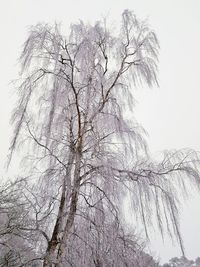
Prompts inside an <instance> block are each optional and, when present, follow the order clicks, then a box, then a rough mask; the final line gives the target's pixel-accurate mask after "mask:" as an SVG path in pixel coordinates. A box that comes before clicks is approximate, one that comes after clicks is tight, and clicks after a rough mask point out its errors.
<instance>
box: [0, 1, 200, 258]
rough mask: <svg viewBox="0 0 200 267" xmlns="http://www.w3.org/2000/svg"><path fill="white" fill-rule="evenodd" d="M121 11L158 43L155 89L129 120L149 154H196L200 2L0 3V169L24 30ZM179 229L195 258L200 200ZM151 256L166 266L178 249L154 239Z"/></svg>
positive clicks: (186, 210)
mask: <svg viewBox="0 0 200 267" xmlns="http://www.w3.org/2000/svg"><path fill="white" fill-rule="evenodd" d="M124 9H131V10H134V11H135V13H136V15H137V16H138V17H139V18H146V17H148V19H149V23H150V25H151V26H152V28H153V29H155V31H156V33H157V36H158V38H159V40H160V45H161V50H160V66H159V69H160V73H159V81H160V88H154V89H153V90H149V89H147V90H146V89H142V90H138V91H137V93H136V98H137V100H138V104H137V109H136V115H137V119H138V121H139V122H141V123H142V124H143V126H144V127H145V128H146V130H147V131H148V133H149V145H150V148H151V150H152V151H153V152H156V151H160V150H163V149H170V148H184V147H191V148H194V149H196V150H200V138H199V137H200V126H199V118H200V105H199V99H200V87H199V77H200V68H199V64H200V1H199V0H166V1H164V0H151V1H150V0H101V1H96V0H73V1H70V0H6V1H3V0H0V36H1V41H0V122H1V131H0V166H1V169H2V167H3V164H4V161H5V156H6V153H7V150H8V147H9V135H10V132H11V131H10V127H9V117H10V112H11V109H12V107H13V105H14V98H12V95H11V91H10V89H11V88H12V85H9V82H10V81H11V80H13V79H15V78H17V70H18V69H17V57H18V56H19V53H20V49H21V46H22V43H23V42H24V41H25V39H26V37H27V28H28V26H30V25H33V24H36V23H38V22H54V21H57V22H62V24H63V28H64V26H65V25H66V28H67V26H68V25H69V24H70V23H71V22H76V21H78V19H82V20H84V21H88V22H94V21H95V20H98V19H100V18H101V17H102V16H108V17H109V20H110V21H115V22H116V24H117V21H119V20H120V14H121V13H122V11H123V10H124ZM0 173H2V174H3V171H1V172H0ZM181 228H182V231H183V234H184V240H185V247H186V253H187V256H188V257H189V258H195V257H197V256H200V230H199V228H200V197H199V196H197V195H195V194H194V196H193V199H192V200H191V201H188V202H187V203H186V204H185V206H183V209H182V215H181ZM151 247H152V251H154V253H155V255H156V256H160V258H161V259H162V261H167V260H168V259H169V258H171V257H172V256H175V255H177V256H179V253H180V252H179V249H178V248H177V247H173V246H172V244H171V243H170V242H169V241H167V242H166V243H165V246H163V245H162V243H161V241H160V239H159V238H155V240H153V241H152V244H151Z"/></svg>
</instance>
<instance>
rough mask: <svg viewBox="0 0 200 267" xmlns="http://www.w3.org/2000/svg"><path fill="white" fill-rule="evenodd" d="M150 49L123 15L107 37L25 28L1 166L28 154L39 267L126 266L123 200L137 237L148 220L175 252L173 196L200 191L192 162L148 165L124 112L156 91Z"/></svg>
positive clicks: (87, 29)
mask: <svg viewBox="0 0 200 267" xmlns="http://www.w3.org/2000/svg"><path fill="white" fill-rule="evenodd" d="M158 49H159V44H158V40H157V38H156V35H155V33H154V31H153V30H151V28H150V27H149V26H148V25H147V23H146V22H145V21H140V20H138V19H137V18H136V16H135V15H134V14H133V13H132V12H130V11H128V10H125V11H124V12H123V14H122V19H121V24H120V28H119V29H116V30H115V31H112V32H111V31H110V30H109V29H108V28H107V26H106V23H105V22H104V21H102V22H97V23H96V24H95V25H89V24H84V23H83V22H79V23H77V24H72V25H71V27H70V32H69V34H68V35H67V36H65V35H64V34H62V33H61V30H60V28H59V25H57V24H56V25H54V26H51V25H48V24H38V25H36V26H33V27H31V28H30V32H29V37H28V39H27V41H26V42H25V44H24V48H23V51H22V54H21V57H20V62H21V67H22V68H21V84H20V86H19V89H18V95H19V100H18V105H17V106H16V108H15V110H14V112H13V117H12V122H13V125H14V135H13V139H12V142H11V148H10V157H9V161H11V158H12V155H13V153H14V151H15V150H16V148H17V147H19V144H20V147H21V146H23V145H24V147H26V148H27V147H28V148H29V151H28V154H27V156H26V157H25V160H26V166H28V167H27V169H28V170H27V172H28V173H29V176H31V183H34V187H33V188H34V189H33V190H35V191H34V192H33V194H34V195H35V196H36V195H37V196H38V195H40V198H39V197H38V202H37V203H36V202H35V205H38V207H40V208H41V210H40V211H41V213H42V214H44V213H45V212H44V211H46V210H48V213H46V214H47V215H46V216H43V220H42V223H41V225H40V222H41V221H40V220H39V219H38V218H37V220H38V224H39V227H40V229H41V231H42V232H43V235H44V233H45V235H46V238H44V239H43V240H40V242H41V244H42V247H43V250H44V251H42V250H41V251H42V253H43V254H42V255H43V256H42V255H41V257H43V266H134V264H135V263H134V262H135V261H136V253H134V247H135V245H134V244H136V243H134V238H129V237H128V236H127V233H126V230H125V229H124V225H123V220H122V217H123V199H124V197H125V196H126V195H127V193H129V194H130V195H131V201H132V206H133V213H134V214H135V215H136V216H138V217H140V218H141V220H142V223H143V227H144V231H145V233H146V237H148V227H149V226H150V225H151V214H152V213H154V214H155V217H156V218H157V223H158V227H159V229H160V231H161V233H162V234H163V233H164V232H165V231H168V233H170V234H171V235H173V234H174V235H175V236H176V237H177V240H178V242H179V244H180V247H181V250H182V252H183V253H184V247H183V242H182V239H181V234H180V230H179V221H178V206H177V197H178V196H177V192H180V191H181V190H182V191H183V192H185V191H184V190H186V187H185V180H186V179H188V181H190V182H191V183H192V184H194V185H195V186H196V187H197V188H199V184H200V183H199V171H198V155H197V153H196V152H194V151H192V150H182V151H167V152H164V153H163V160H161V161H159V162H157V161H156V160H154V159H151V158H150V156H149V152H148V147H147V144H146V141H145V131H144V130H143V128H142V127H141V126H140V125H139V124H138V123H137V121H136V120H135V118H134V112H133V111H134V88H135V87H137V86H139V85H141V84H142V85H145V86H146V85H147V86H149V87H151V86H154V85H157V83H158V82H157V62H158ZM125 114H129V117H130V114H132V115H131V120H128V119H127V118H126V115H125ZM177 189H178V190H179V191H177ZM35 192H37V193H35ZM43 210H44V211H43ZM42 232H41V233H42ZM137 266H139V265H137Z"/></svg>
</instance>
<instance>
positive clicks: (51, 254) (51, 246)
mask: <svg viewBox="0 0 200 267" xmlns="http://www.w3.org/2000/svg"><path fill="white" fill-rule="evenodd" d="M73 161H74V153H73V152H71V154H70V157H69V162H68V166H67V170H66V176H65V177H64V179H63V184H62V194H61V199H60V205H59V210H58V215H57V219H56V223H55V226H54V229H53V234H52V237H51V240H50V241H49V242H48V246H47V250H46V255H45V258H44V262H43V267H51V266H52V265H53V264H52V262H55V261H56V258H57V257H56V254H57V253H56V252H57V251H58V244H59V234H60V233H61V231H62V225H63V219H64V212H65V207H66V203H67V202H68V194H67V191H69V190H70V187H71V180H70V174H71V169H72V163H73Z"/></svg>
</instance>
